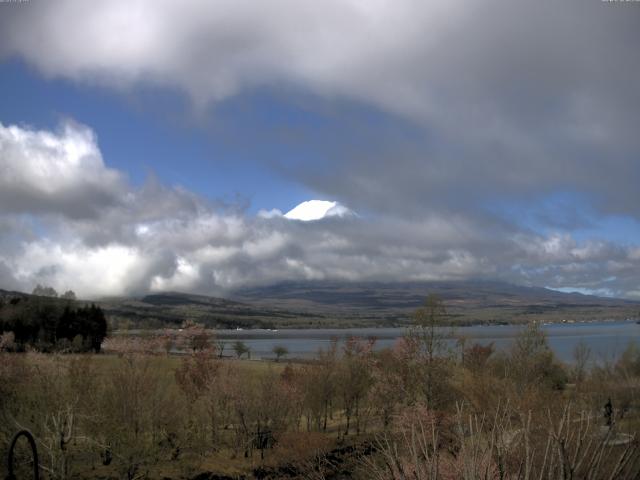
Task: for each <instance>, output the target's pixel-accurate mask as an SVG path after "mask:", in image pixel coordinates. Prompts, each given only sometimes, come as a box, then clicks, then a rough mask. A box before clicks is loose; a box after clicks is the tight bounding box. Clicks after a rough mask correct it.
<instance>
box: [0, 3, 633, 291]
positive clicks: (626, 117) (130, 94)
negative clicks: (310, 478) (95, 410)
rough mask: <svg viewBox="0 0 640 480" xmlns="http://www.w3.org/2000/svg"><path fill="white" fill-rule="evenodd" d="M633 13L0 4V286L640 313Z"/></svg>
mask: <svg viewBox="0 0 640 480" xmlns="http://www.w3.org/2000/svg"><path fill="white" fill-rule="evenodd" d="M638 44H640V2H603V1H600V0H566V1H562V2H557V1H550V0H536V1H526V2H525V1H523V2H509V1H506V0H501V1H498V0H485V1H483V2H476V1H472V0H467V1H457V0H453V1H447V2H442V1H437V2H436V1H432V0H421V1H412V0H406V1H404V0H403V1H383V0H340V1H338V0H325V1H322V2H318V1H315V0H268V1H261V2H255V1H247V0H233V1H231V0H229V1H226V0H217V1H204V0H189V1H185V2H174V1H169V0H126V1H121V0H108V1H103V2H86V1H81V0H59V1H56V2H48V1H44V0H27V1H16V2H0V89H1V90H0V91H1V92H2V93H1V95H0V288H3V289H16V290H23V291H30V290H31V289H33V288H34V286H35V285H36V284H43V285H49V286H53V287H54V288H56V289H57V290H59V291H65V290H67V289H72V290H74V291H75V292H76V293H77V294H78V295H79V296H81V297H85V298H99V297H103V296H111V295H138V294H144V293H147V292H153V291H164V290H177V291H185V292H194V293H202V294H210V295H224V294H225V293H228V292H231V291H233V290H235V289H239V288H243V287H249V286H259V285H269V284H272V283H276V282H282V281H304V280H343V281H385V282H394V281H420V280H425V281H429V280H463V279H489V280H501V281H507V282H512V283H517V284H521V285H532V286H543V287H548V288H554V289H559V290H562V291H578V292H582V293H595V294H598V295H605V296H615V297H622V298H630V299H639V300H640V193H639V188H638V185H639V180H640V135H638V132H639V130H638V125H640V89H639V88H638V85H640V55H639V54H638V48H637V46H638Z"/></svg>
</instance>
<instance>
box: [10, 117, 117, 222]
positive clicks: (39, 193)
mask: <svg viewBox="0 0 640 480" xmlns="http://www.w3.org/2000/svg"><path fill="white" fill-rule="evenodd" d="M123 187H124V184H123V181H122V176H121V175H120V174H119V173H118V172H116V171H115V170H112V169H109V168H107V167H105V165H104V163H103V161H102V156H101V154H100V150H99V148H98V145H97V142H96V137H95V135H94V133H93V132H92V131H91V130H90V129H89V128H87V127H85V126H82V125H79V124H76V123H72V122H66V123H64V124H63V125H62V126H61V128H60V130H59V131H58V132H56V133H53V132H49V131H42V130H40V131H38V130H32V129H29V128H25V127H19V126H16V125H12V126H4V125H2V124H0V212H22V211H41V212H48V211H51V212H53V211H55V212H62V213H63V214H65V215H68V216H70V217H85V216H91V215H92V214H93V213H95V210H96V209H99V208H102V207H104V206H105V205H108V204H110V203H115V202H117V201H118V197H119V196H120V195H121V194H122V193H123V192H124V188H123Z"/></svg>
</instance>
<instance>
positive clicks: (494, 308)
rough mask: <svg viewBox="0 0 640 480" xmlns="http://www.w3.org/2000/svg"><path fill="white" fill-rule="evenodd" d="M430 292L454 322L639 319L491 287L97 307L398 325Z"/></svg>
mask: <svg viewBox="0 0 640 480" xmlns="http://www.w3.org/2000/svg"><path fill="white" fill-rule="evenodd" d="M431 293H435V294H437V295H439V296H440V297H441V298H442V299H443V300H444V303H445V305H446V308H447V312H448V318H449V320H450V322H452V323H456V324H471V323H512V322H516V323H522V322H528V321H531V320H535V321H542V322H561V321H592V320H610V319H611V320H620V319H627V318H631V319H637V318H639V317H640V302H634V301H630V300H621V299H614V298H602V297H596V296H590V295H582V294H579V293H562V292H557V291H553V290H549V289H546V288H537V287H523V286H518V285H512V284H508V283H503V282H488V281H460V282H404V283H379V282H360V283H346V282H296V283H281V284H278V285H272V286H268V287H260V288H251V289H243V290H237V291H234V292H230V293H229V294H228V297H227V298H219V297H210V296H205V295H192V294H185V293H179V292H163V293H155V294H150V295H146V296H142V297H136V298H129V297H121V298H110V299H103V300H101V301H99V302H98V303H97V304H98V305H99V306H100V307H101V308H102V309H103V310H104V312H105V314H106V316H107V318H108V319H109V321H110V322H111V324H112V327H113V328H162V327H179V326H180V325H182V324H183V323H184V322H185V321H189V320H190V321H194V322H197V323H202V324H205V325H206V326H208V327H212V328H238V327H240V328H287V327H290V328H320V327H357V326H401V325H406V324H407V323H409V322H410V316H411V313H412V312H413V311H414V310H415V309H416V308H417V307H419V306H420V305H421V303H422V302H423V301H424V299H425V297H426V296H427V295H428V294H431ZM3 295H4V296H5V297H7V296H11V295H13V296H24V297H29V295H27V294H23V293H16V292H13V293H10V292H3V291H0V298H2V296H3ZM59 301H62V300H59Z"/></svg>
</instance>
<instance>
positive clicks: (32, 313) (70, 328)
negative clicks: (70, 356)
mask: <svg viewBox="0 0 640 480" xmlns="http://www.w3.org/2000/svg"><path fill="white" fill-rule="evenodd" d="M106 335H107V320H106V317H105V315H104V312H103V310H102V309H101V308H100V307H99V306H97V305H95V304H86V303H85V302H78V301H76V300H75V299H72V298H58V297H49V296H41V295H28V294H26V293H21V292H8V291H5V290H0V336H1V337H0V339H1V341H0V343H1V345H0V347H1V348H0V350H8V351H23V350H25V349H26V348H27V347H28V346H31V347H34V348H36V349H37V350H39V351H41V352H50V351H62V352H85V351H95V352H98V351H100V348H101V344H102V340H103V339H104V338H105V336H106Z"/></svg>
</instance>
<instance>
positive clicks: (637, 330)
mask: <svg viewBox="0 0 640 480" xmlns="http://www.w3.org/2000/svg"><path fill="white" fill-rule="evenodd" d="M522 328H523V327H522V326H516V325H491V326H473V327H458V328H456V330H455V333H456V335H464V336H465V337H466V338H467V341H468V342H469V343H473V342H478V343H481V344H488V343H491V342H493V343H494V345H495V347H496V349H498V350H504V349H507V348H509V346H510V345H511V344H512V342H513V340H514V338H515V337H516V336H517V335H518V334H519V333H520V332H521V331H522ZM542 328H543V330H544V332H545V333H546V334H547V340H548V343H549V346H550V347H551V349H552V350H553V351H554V352H555V354H556V355H557V356H558V358H559V359H560V360H562V361H564V362H572V354H573V350H574V348H575V347H576V345H577V344H578V343H579V342H580V341H583V342H584V343H585V344H586V345H587V346H588V347H589V348H590V349H591V359H592V361H600V362H601V361H605V360H612V359H614V358H616V357H617V356H619V355H620V353H622V351H623V350H624V349H625V348H627V346H628V345H629V343H630V342H636V343H638V342H640V325H639V324H636V323H635V322H631V321H627V322H592V323H573V324H552V325H544V326H543V327H542ZM448 331H449V330H448V329H445V330H444V332H448ZM405 332H406V329H405V328H349V329H318V330H299V329H286V330H218V331H217V336H218V338H219V339H220V340H223V341H224V342H225V343H226V344H227V346H226V348H225V351H224V354H225V355H233V351H232V349H231V345H230V344H231V343H233V342H234V341H236V340H241V341H243V342H244V343H245V344H246V345H247V346H248V347H249V348H250V349H251V358H272V357H273V353H272V350H273V347H274V346H276V345H282V346H284V347H286V348H287V349H288V350H289V357H292V358H310V357H313V356H315V354H316V353H317V352H318V350H319V349H320V348H323V349H326V348H327V347H328V345H329V343H330V342H331V339H332V338H338V339H339V340H340V341H344V339H345V338H348V337H352V336H353V337H362V338H369V337H375V338H376V339H377V342H376V348H377V349H380V348H386V347H390V346H392V345H393V344H394V342H395V341H396V340H397V339H398V337H400V336H402V335H403V334H404V333H405ZM449 342H450V344H451V346H454V345H455V339H453V338H452V339H450V340H449ZM469 343H468V344H469Z"/></svg>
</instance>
